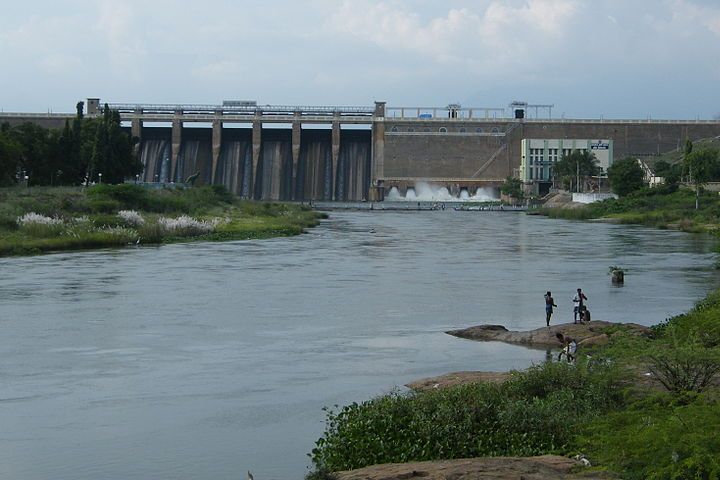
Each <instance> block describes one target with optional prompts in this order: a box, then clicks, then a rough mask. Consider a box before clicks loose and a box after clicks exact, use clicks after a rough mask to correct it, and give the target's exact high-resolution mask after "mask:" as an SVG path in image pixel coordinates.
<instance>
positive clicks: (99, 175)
mask: <svg viewBox="0 0 720 480" xmlns="http://www.w3.org/2000/svg"><path fill="white" fill-rule="evenodd" d="M98 183H99V184H100V185H102V173H98Z"/></svg>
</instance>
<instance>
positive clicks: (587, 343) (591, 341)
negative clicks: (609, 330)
mask: <svg viewBox="0 0 720 480" xmlns="http://www.w3.org/2000/svg"><path fill="white" fill-rule="evenodd" d="M608 342H610V337H608V336H607V335H606V334H604V333H601V334H600V335H595V336H594V337H590V338H586V339H584V340H580V341H579V342H578V346H579V347H594V346H596V345H607V344H608Z"/></svg>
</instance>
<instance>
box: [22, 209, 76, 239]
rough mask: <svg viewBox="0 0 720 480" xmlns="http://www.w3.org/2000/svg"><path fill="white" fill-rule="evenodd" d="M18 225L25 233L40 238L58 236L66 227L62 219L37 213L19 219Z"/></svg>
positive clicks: (27, 214)
mask: <svg viewBox="0 0 720 480" xmlns="http://www.w3.org/2000/svg"><path fill="white" fill-rule="evenodd" d="M17 224H18V226H19V227H20V230H21V231H22V232H23V233H25V234H27V235H29V236H31V237H38V238H42V237H53V236H56V235H58V234H59V233H60V232H61V231H62V230H63V228H64V227H65V223H64V222H63V220H62V219H61V218H57V217H46V216H45V215H40V214H37V213H35V212H30V213H26V214H25V215H23V216H21V217H18V218H17Z"/></svg>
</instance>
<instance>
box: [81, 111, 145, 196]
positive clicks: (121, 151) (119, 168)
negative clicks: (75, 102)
mask: <svg viewBox="0 0 720 480" xmlns="http://www.w3.org/2000/svg"><path fill="white" fill-rule="evenodd" d="M85 122H87V123H85V124H84V125H83V136H84V140H85V139H88V138H89V137H88V136H85V133H86V131H87V130H90V133H92V134H93V135H92V137H90V138H92V140H91V141H90V142H91V143H90V145H89V146H87V147H86V146H85V145H83V147H84V152H85V154H84V155H85V156H86V155H87V154H88V153H89V167H88V178H89V179H93V178H96V177H97V176H98V174H100V173H101V174H102V178H103V181H106V182H107V183H121V182H123V180H125V179H126V178H128V177H133V176H134V175H135V174H138V173H140V172H141V171H142V165H141V164H140V162H139V160H138V159H137V157H136V155H135V153H134V148H133V139H132V138H131V137H130V135H128V134H127V133H126V132H124V131H122V129H121V128H120V113H119V112H118V111H117V110H111V109H110V108H109V107H108V105H107V104H105V108H104V109H103V116H102V118H99V119H88V120H86V121H85ZM83 143H84V142H83ZM81 156H83V155H81Z"/></svg>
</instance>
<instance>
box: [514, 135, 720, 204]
mask: <svg viewBox="0 0 720 480" xmlns="http://www.w3.org/2000/svg"><path fill="white" fill-rule="evenodd" d="M550 168H551V171H550V178H551V179H552V181H553V183H555V184H556V185H557V186H561V187H562V188H564V189H566V190H569V191H581V190H593V189H594V188H595V187H596V186H597V185H595V184H594V178H598V175H599V174H600V173H601V171H600V166H599V165H598V160H597V158H596V157H595V155H594V154H593V153H592V152H589V151H587V150H574V151H572V152H570V153H569V154H568V155H564V156H563V157H562V158H561V159H560V160H558V161H557V162H555V163H554V164H553V165H552V166H551V167H550ZM654 174H655V175H657V176H658V177H663V178H664V180H665V184H666V185H668V186H671V187H673V186H674V187H675V188H677V185H678V184H679V183H681V182H684V183H686V184H691V185H692V186H693V187H694V188H695V191H696V198H699V193H700V190H701V189H702V186H703V185H705V184H706V183H708V182H714V181H720V152H719V151H718V150H717V149H715V148H710V147H702V148H700V149H697V150H694V149H693V144H692V142H691V141H690V140H687V141H686V143H685V148H684V151H683V157H682V160H681V161H680V162H677V163H669V162H667V161H665V160H659V161H657V162H655V165H654ZM607 178H608V181H609V182H610V187H611V189H612V191H613V192H614V193H616V194H617V195H619V196H621V197H622V196H625V195H628V194H630V193H632V192H635V191H637V190H640V189H642V188H644V187H647V186H648V182H647V181H646V175H645V171H644V170H643V168H642V167H641V166H640V162H639V161H638V159H637V158H634V157H626V158H623V159H621V160H617V161H615V162H613V164H612V165H611V166H610V167H609V168H608V171H607ZM500 191H501V192H502V193H503V194H505V195H509V196H512V197H514V198H517V199H522V198H523V196H524V195H523V193H524V192H523V186H522V180H520V179H519V178H513V177H508V178H506V179H505V183H504V184H503V185H502V187H501V189H500ZM695 208H698V206H697V200H696V207H695Z"/></svg>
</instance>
